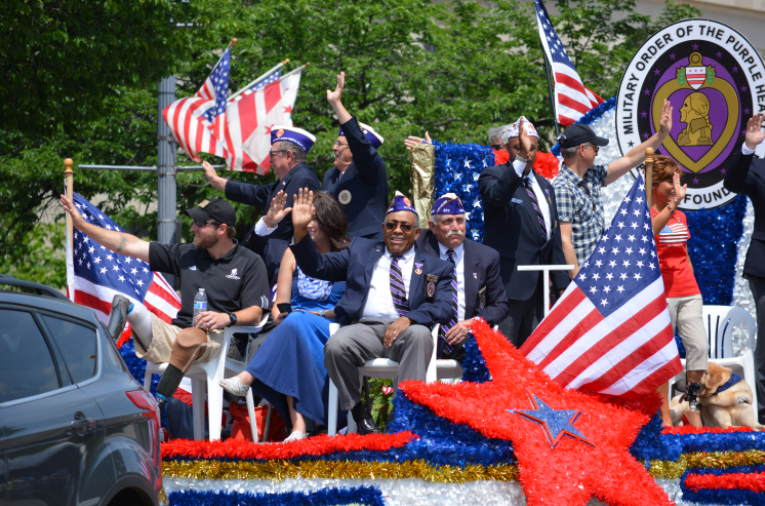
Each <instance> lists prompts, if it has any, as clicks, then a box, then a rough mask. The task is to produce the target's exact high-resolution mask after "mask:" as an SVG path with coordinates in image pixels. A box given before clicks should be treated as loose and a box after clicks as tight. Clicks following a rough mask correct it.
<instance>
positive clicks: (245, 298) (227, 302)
mask: <svg viewBox="0 0 765 506" xmlns="http://www.w3.org/2000/svg"><path fill="white" fill-rule="evenodd" d="M235 244H236V246H234V248H233V249H232V250H231V251H229V252H228V253H227V254H226V256H224V257H222V258H219V259H217V260H216V259H214V258H213V257H211V256H210V254H209V253H208V252H207V250H203V249H200V248H196V247H194V245H193V244H169V245H168V244H160V243H158V242H152V243H150V244H149V265H150V267H151V270H152V271H160V272H166V273H168V274H173V275H175V276H178V278H179V279H180V280H181V283H180V284H181V310H180V311H179V312H178V316H176V318H175V319H174V320H173V325H177V326H179V327H181V328H186V327H191V321H192V317H193V315H194V297H195V296H196V295H197V292H198V291H199V289H200V288H204V289H205V293H206V294H207V310H208V311H215V312H216V313H233V312H235V311H239V310H241V309H245V308H248V307H252V306H259V307H261V308H263V309H264V310H266V309H268V306H269V295H270V290H269V288H268V274H267V273H266V264H265V263H264V262H263V259H262V258H260V256H259V255H257V254H255V253H253V252H252V251H250V250H248V249H247V248H240V247H239V243H238V242H236V241H235Z"/></svg>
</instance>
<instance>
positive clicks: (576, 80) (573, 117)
mask: <svg viewBox="0 0 765 506" xmlns="http://www.w3.org/2000/svg"><path fill="white" fill-rule="evenodd" d="M534 7H535V8H536V12H537V27H538V28H539V38H540V40H541V41H542V46H543V48H544V51H545V54H546V55H547V60H548V61H549V62H550V63H551V64H552V73H553V80H554V81H555V111H556V112H557V114H558V123H560V124H561V125H564V126H569V125H572V124H574V123H576V122H577V121H578V120H579V119H580V118H581V117H582V116H584V115H585V114H587V113H588V112H589V111H590V109H592V108H593V107H597V106H598V105H599V104H602V103H603V99H602V98H601V97H600V96H598V94H597V93H595V92H593V91H592V90H590V89H588V88H586V87H585V86H584V84H583V83H582V79H581V78H580V77H579V73H578V72H577V71H576V67H575V66H574V63H573V62H572V61H571V58H569V56H568V52H567V51H566V48H565V47H564V46H563V42H561V40H560V38H559V37H558V34H557V33H556V32H555V29H554V28H553V26H552V23H551V22H550V16H548V15H547V9H546V8H545V6H544V4H543V3H542V0H534Z"/></svg>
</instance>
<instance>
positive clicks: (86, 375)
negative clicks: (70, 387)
mask: <svg viewBox="0 0 765 506" xmlns="http://www.w3.org/2000/svg"><path fill="white" fill-rule="evenodd" d="M43 320H45V324H46V325H47V326H48V330H49V331H50V333H51V334H53V339H55V340H56V344H57V345H58V349H59V351H61V355H63V356H64V362H65V363H66V367H67V369H69V374H70V376H71V377H72V381H73V382H74V383H79V382H81V381H85V380H87V379H90V378H92V377H93V375H94V374H95V373H96V331H95V330H94V329H92V328H89V327H85V326H83V325H78V324H76V323H73V322H71V321H68V320H62V319H59V318H55V317H53V316H43Z"/></svg>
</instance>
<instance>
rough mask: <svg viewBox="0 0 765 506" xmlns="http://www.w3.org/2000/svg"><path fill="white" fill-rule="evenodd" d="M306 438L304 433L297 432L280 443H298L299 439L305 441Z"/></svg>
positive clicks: (306, 435)
mask: <svg viewBox="0 0 765 506" xmlns="http://www.w3.org/2000/svg"><path fill="white" fill-rule="evenodd" d="M307 437H308V434H306V433H305V432H300V431H299V430H296V431H293V432H292V434H290V435H289V436H287V439H285V440H284V441H282V443H291V442H293V441H300V440H301V439H305V438H307Z"/></svg>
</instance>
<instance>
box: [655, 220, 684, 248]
mask: <svg viewBox="0 0 765 506" xmlns="http://www.w3.org/2000/svg"><path fill="white" fill-rule="evenodd" d="M690 237H691V235H690V234H689V233H688V227H686V226H685V225H684V224H683V222H676V223H667V224H666V225H665V226H664V228H662V229H661V232H659V244H683V243H685V242H687V241H688V239H690Z"/></svg>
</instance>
